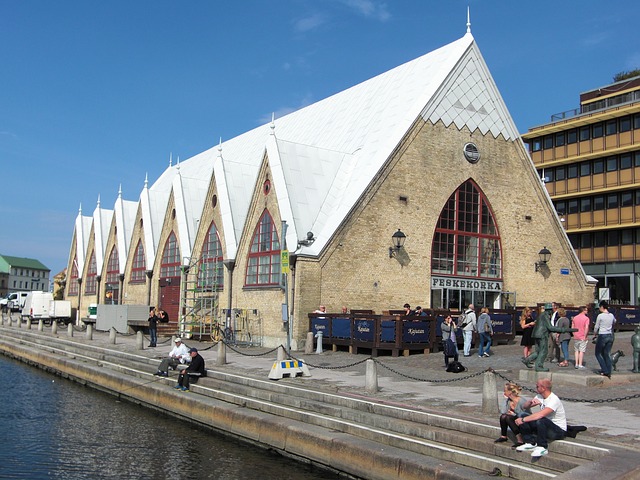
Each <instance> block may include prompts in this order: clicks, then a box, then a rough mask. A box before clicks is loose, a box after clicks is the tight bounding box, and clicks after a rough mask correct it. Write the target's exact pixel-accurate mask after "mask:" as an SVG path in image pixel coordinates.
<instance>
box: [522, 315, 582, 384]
mask: <svg viewBox="0 0 640 480" xmlns="http://www.w3.org/2000/svg"><path fill="white" fill-rule="evenodd" d="M575 331H576V329H575V328H559V327H554V326H553V325H551V322H550V321H549V314H548V313H547V312H546V311H545V308H544V304H542V305H540V307H538V318H537V319H536V326H535V327H534V329H533V333H532V334H531V337H532V338H533V339H534V340H535V341H536V351H535V352H533V353H532V354H531V355H529V356H528V357H526V358H523V359H522V363H524V364H525V365H526V366H527V368H531V367H532V366H533V365H532V362H533V361H535V366H536V372H548V371H549V369H548V368H545V367H544V359H545V358H546V356H547V349H548V348H549V333H552V332H557V333H562V332H575Z"/></svg>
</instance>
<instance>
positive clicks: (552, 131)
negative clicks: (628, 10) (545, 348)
mask: <svg viewBox="0 0 640 480" xmlns="http://www.w3.org/2000/svg"><path fill="white" fill-rule="evenodd" d="M523 140H524V141H525V142H526V143H528V145H529V151H530V154H531V158H532V160H533V163H534V165H535V166H536V168H537V170H538V173H539V176H540V178H541V180H542V181H543V182H544V183H545V185H546V187H547V191H548V192H549V195H550V196H551V199H552V200H553V204H554V206H555V209H556V212H557V214H558V217H559V218H560V220H561V222H562V224H563V225H564V228H565V229H566V232H567V234H568V236H569V240H570V241H571V244H572V245H573V247H574V249H575V251H576V253H577V254H578V258H579V259H580V262H581V263H582V265H583V267H584V270H585V272H586V273H587V274H589V275H591V276H593V277H595V278H596V279H597V280H598V291H599V292H601V291H600V289H602V288H608V295H609V296H610V301H611V303H614V304H634V305H638V304H640V76H636V77H633V78H628V79H625V80H623V81H619V82H616V83H612V84H610V85H606V86H603V87H600V88H596V89H594V90H590V91H588V92H584V93H582V94H580V106H579V108H577V109H575V110H571V111H568V112H562V113H559V114H555V115H552V117H551V121H550V122H549V123H547V124H544V125H540V126H537V127H534V128H531V129H529V131H528V132H527V133H526V134H525V135H523ZM601 294H605V295H606V294H607V291H606V290H605V291H602V292H601Z"/></svg>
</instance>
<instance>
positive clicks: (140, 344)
mask: <svg viewBox="0 0 640 480" xmlns="http://www.w3.org/2000/svg"><path fill="white" fill-rule="evenodd" d="M136 349H137V350H144V335H143V334H142V330H138V331H137V332H136Z"/></svg>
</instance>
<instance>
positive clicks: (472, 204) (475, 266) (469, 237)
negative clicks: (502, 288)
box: [431, 180, 502, 279]
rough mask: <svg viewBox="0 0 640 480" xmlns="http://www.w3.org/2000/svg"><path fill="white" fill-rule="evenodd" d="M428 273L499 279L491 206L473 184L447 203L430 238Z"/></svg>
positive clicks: (465, 185)
mask: <svg viewBox="0 0 640 480" xmlns="http://www.w3.org/2000/svg"><path fill="white" fill-rule="evenodd" d="M431 273H432V274H436V275H454V276H464V277H474V278H492V279H497V278H502V255H501V247H500V235H499V233H498V228H497V226H496V223H495V220H494V215H493V212H492V210H491V206H490V205H489V202H488V201H487V198H486V197H485V195H484V193H482V191H481V190H480V188H478V186H477V185H476V184H475V182H473V180H467V181H466V182H465V183H463V184H462V185H461V186H460V187H459V188H458V189H457V190H456V191H455V192H454V193H453V194H452V195H451V196H450V197H449V200H447V203H446V204H445V206H444V208H443V209H442V212H441V213H440V218H439V219H438V224H437V226H436V232H435V235H434V237H433V248H432V252H431Z"/></svg>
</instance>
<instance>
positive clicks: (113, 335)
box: [109, 327, 116, 345]
mask: <svg viewBox="0 0 640 480" xmlns="http://www.w3.org/2000/svg"><path fill="white" fill-rule="evenodd" d="M109 343H111V344H112V345H115V344H116V329H115V328H113V327H111V329H110V330H109Z"/></svg>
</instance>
